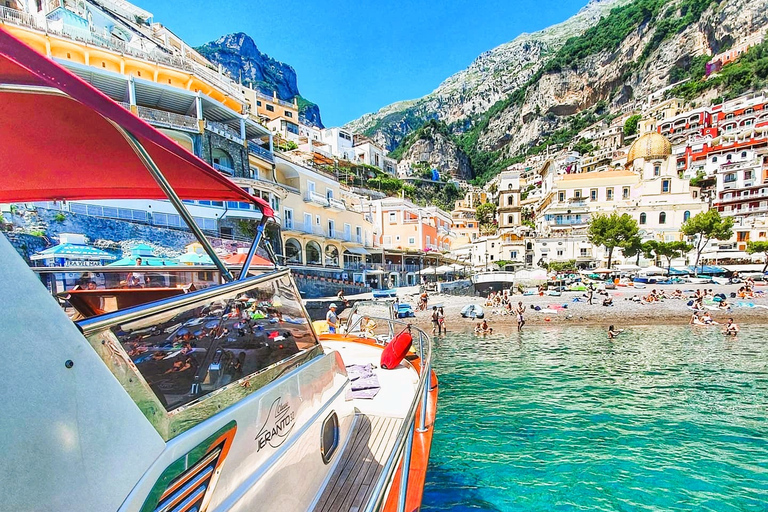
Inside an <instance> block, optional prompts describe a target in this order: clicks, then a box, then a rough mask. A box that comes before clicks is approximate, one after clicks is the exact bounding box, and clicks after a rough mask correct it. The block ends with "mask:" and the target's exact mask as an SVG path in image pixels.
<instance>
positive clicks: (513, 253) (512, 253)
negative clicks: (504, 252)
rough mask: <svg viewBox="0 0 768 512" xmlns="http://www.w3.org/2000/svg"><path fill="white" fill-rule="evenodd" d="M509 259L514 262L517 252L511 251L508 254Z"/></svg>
mask: <svg viewBox="0 0 768 512" xmlns="http://www.w3.org/2000/svg"><path fill="white" fill-rule="evenodd" d="M509 258H510V259H513V260H516V259H517V251H512V252H510V253H509Z"/></svg>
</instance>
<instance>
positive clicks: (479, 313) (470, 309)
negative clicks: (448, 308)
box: [461, 304, 485, 318]
mask: <svg viewBox="0 0 768 512" xmlns="http://www.w3.org/2000/svg"><path fill="white" fill-rule="evenodd" d="M461 316H462V318H483V317H485V311H483V308H482V306H479V305H477V304H467V305H466V306H464V307H463V308H461Z"/></svg>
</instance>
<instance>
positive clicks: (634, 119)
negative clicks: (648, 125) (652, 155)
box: [624, 114, 642, 137]
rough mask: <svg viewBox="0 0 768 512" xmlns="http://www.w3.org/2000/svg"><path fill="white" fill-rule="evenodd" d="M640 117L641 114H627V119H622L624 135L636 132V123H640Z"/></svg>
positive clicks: (627, 135)
mask: <svg viewBox="0 0 768 512" xmlns="http://www.w3.org/2000/svg"><path fill="white" fill-rule="evenodd" d="M641 117H642V116H641V115H640V114H635V115H633V116H629V117H628V118H627V120H626V121H624V135H625V136H626V137H629V136H630V135H634V134H636V133H637V125H638V124H639V123H640V118H641Z"/></svg>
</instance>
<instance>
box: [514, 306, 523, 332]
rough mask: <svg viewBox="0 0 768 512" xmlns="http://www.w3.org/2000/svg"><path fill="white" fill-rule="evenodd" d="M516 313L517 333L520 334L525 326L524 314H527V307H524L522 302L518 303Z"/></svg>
mask: <svg viewBox="0 0 768 512" xmlns="http://www.w3.org/2000/svg"><path fill="white" fill-rule="evenodd" d="M515 313H517V332H520V331H522V330H523V326H524V325H525V318H523V313H525V307H524V306H523V303H522V302H518V303H517V308H515Z"/></svg>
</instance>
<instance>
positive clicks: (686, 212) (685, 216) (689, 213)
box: [683, 210, 691, 222]
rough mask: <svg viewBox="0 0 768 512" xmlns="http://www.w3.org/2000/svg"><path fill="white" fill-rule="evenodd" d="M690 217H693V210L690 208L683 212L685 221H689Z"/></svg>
mask: <svg viewBox="0 0 768 512" xmlns="http://www.w3.org/2000/svg"><path fill="white" fill-rule="evenodd" d="M690 218H691V212H689V211H688V210H685V212H684V213H683V222H685V221H687V220H688V219H690Z"/></svg>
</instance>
